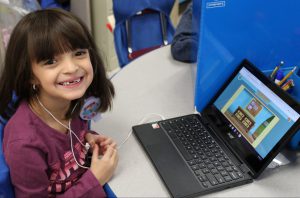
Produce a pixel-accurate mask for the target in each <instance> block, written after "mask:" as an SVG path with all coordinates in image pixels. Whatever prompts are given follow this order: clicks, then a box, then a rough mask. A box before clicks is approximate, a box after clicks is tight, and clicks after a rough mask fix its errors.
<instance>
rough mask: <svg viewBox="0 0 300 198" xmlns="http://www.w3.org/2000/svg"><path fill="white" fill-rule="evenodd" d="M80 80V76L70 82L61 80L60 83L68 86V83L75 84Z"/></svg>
mask: <svg viewBox="0 0 300 198" xmlns="http://www.w3.org/2000/svg"><path fill="white" fill-rule="evenodd" d="M79 82H80V78H78V79H77V80H74V81H71V82H63V83H62V85H63V86H68V85H70V84H76V83H79Z"/></svg>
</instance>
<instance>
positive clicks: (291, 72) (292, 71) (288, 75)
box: [277, 66, 297, 86]
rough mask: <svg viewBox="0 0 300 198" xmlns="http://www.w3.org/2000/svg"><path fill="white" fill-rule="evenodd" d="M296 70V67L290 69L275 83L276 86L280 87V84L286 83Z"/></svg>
mask: <svg viewBox="0 0 300 198" xmlns="http://www.w3.org/2000/svg"><path fill="white" fill-rule="evenodd" d="M296 69H297V66H296V67H294V69H292V70H291V71H290V72H289V73H288V74H287V75H285V77H284V78H283V79H282V80H281V81H280V82H279V83H277V85H279V86H280V85H282V83H284V82H285V81H286V79H288V78H289V77H290V76H291V75H292V74H293V73H294V71H295V70H296Z"/></svg>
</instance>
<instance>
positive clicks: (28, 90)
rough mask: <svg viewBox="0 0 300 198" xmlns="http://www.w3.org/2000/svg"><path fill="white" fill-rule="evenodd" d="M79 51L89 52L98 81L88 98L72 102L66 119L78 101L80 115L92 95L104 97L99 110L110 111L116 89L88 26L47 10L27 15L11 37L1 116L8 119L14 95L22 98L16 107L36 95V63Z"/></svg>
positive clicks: (0, 83)
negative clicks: (86, 50)
mask: <svg viewBox="0 0 300 198" xmlns="http://www.w3.org/2000/svg"><path fill="white" fill-rule="evenodd" d="M76 49H88V50H89V54H90V59H91V63H92V65H93V69H94V79H93V81H92V83H91V85H90V86H89V88H88V89H87V91H86V93H85V95H84V97H82V98H80V99H78V100H76V101H72V103H71V106H70V109H69V111H68V112H67V115H66V116H67V117H68V118H70V117H71V115H70V110H71V109H72V108H73V107H74V105H75V103H77V102H79V107H80V108H78V107H77V108H76V110H75V112H76V113H75V115H78V112H79V110H80V109H81V106H82V104H83V100H84V99H85V98H87V97H89V96H95V97H98V98H100V100H101V105H100V107H99V111H101V112H104V111H106V110H108V109H110V108H111V106H112V98H113V96H114V94H115V92H114V87H113V85H112V83H111V82H110V80H109V79H107V77H106V73H105V68H104V64H103V61H102V59H101V57H100V55H99V53H98V50H97V47H96V44H95V42H94V40H93V38H92V36H91V35H90V33H89V31H88V29H87V28H86V26H85V24H84V23H83V22H81V20H80V19H78V18H77V17H75V16H73V15H72V14H71V13H69V12H67V11H64V10H61V9H46V10H39V11H35V12H32V13H29V14H27V15H26V16H24V17H23V18H22V19H21V20H20V21H19V23H18V24H17V25H16V27H15V28H14V30H13V32H12V34H11V37H10V41H9V44H8V47H7V51H6V55H5V61H4V68H3V72H2V75H1V78H0V115H2V116H4V117H7V115H6V113H5V111H7V107H8V104H9V102H10V101H11V99H12V96H13V93H15V94H16V96H17V98H18V99H17V102H16V105H15V107H17V106H18V104H19V102H20V101H22V100H26V101H28V102H29V101H30V99H32V97H33V96H34V94H35V93H34V91H33V89H32V84H31V80H32V79H33V73H32V68H31V63H32V62H33V61H36V62H40V61H43V60H48V59H50V58H53V57H55V55H58V54H61V53H64V52H68V51H73V50H76Z"/></svg>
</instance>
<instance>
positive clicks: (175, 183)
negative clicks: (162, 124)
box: [146, 134, 202, 197]
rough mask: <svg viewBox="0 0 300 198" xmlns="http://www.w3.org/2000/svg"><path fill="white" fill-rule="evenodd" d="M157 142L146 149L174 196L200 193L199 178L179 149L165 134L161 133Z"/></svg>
mask: <svg viewBox="0 0 300 198" xmlns="http://www.w3.org/2000/svg"><path fill="white" fill-rule="evenodd" d="M159 136H160V137H159V138H160V139H159V141H158V142H157V143H156V144H153V145H147V146H146V150H147V152H149V154H150V155H149V156H150V158H151V159H152V162H153V163H154V164H155V166H156V168H157V170H158V172H159V173H160V174H161V176H162V178H163V180H165V184H166V185H167V186H168V188H169V191H170V192H171V193H172V194H173V196H174V197H182V196H186V195H192V194H196V193H199V189H200V188H202V187H201V184H199V182H198V180H197V178H196V177H195V176H194V175H193V173H192V172H191V170H189V168H188V167H187V165H186V164H185V162H184V161H183V159H182V158H181V156H180V155H179V154H178V153H177V150H176V149H175V148H174V147H173V145H172V143H171V142H170V140H169V139H168V137H167V136H166V135H165V134H160V135H159Z"/></svg>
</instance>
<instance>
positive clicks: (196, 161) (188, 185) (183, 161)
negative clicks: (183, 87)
mask: <svg viewBox="0 0 300 198" xmlns="http://www.w3.org/2000/svg"><path fill="white" fill-rule="evenodd" d="M299 113H300V107H299V104H298V102H296V101H295V100H294V99H293V98H292V97H290V96H289V95H288V94H287V93H285V92H284V91H283V90H281V88H279V87H278V86H277V85H275V84H274V83H273V82H271V81H270V80H269V79H268V78H267V77H266V76H265V75H264V74H262V73H261V72H260V71H259V70H258V69H257V68H256V67H255V66H253V65H252V64H251V63H250V62H249V61H247V60H244V61H242V63H241V64H240V65H239V66H238V67H237V69H236V70H235V71H234V73H233V74H232V75H231V77H230V78H229V79H228V81H227V82H226V83H225V84H224V85H223V86H222V88H221V89H220V90H219V92H218V93H217V94H216V95H215V97H214V98H213V99H212V101H211V102H210V103H209V104H208V105H207V106H206V107H205V109H204V110H203V112H202V113H201V114H191V115H184V116H181V117H176V118H171V119H167V120H163V121H157V122H152V123H147V124H142V125H137V126H133V132H134V134H135V136H136V137H137V139H138V141H139V142H140V144H141V145H142V147H143V149H144V150H145V152H146V153H147V155H148V157H149V158H150V160H151V162H152V163H153V165H154V167H155V168H156V170H157V172H158V173H159V175H160V177H161V179H162V180H163V182H164V183H165V185H166V187H167V189H168V190H169V192H170V195H171V196H173V197H195V196H198V195H204V194H208V193H212V192H216V191H220V190H223V189H226V188H231V187H235V186H239V185H243V184H247V183H250V182H252V181H253V179H255V178H257V177H258V176H259V175H260V174H261V173H262V172H263V170H264V169H265V168H266V167H267V166H268V164H269V163H270V162H271V161H272V160H273V159H274V158H275V157H276V155H277V154H278V153H279V152H280V150H281V149H282V148H283V147H284V145H285V144H286V143H287V142H288V140H289V139H290V138H291V137H292V135H293V134H294V133H295V132H296V131H297V130H299V128H300V127H299V126H300V119H299V116H300V114H299Z"/></svg>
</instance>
